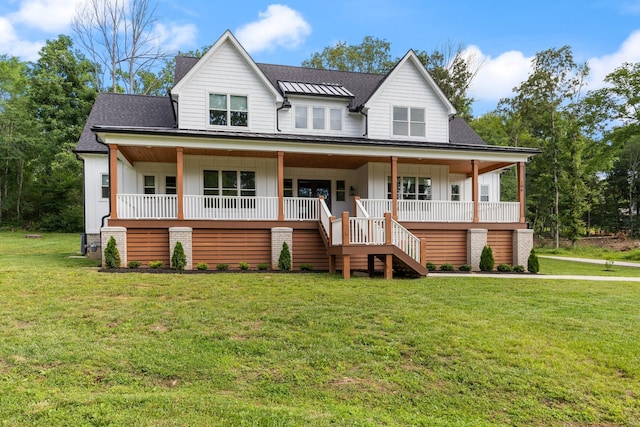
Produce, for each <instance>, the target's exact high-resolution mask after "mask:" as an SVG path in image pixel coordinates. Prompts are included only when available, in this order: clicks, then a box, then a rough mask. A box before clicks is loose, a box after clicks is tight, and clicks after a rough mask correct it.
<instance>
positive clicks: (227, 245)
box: [193, 228, 279, 270]
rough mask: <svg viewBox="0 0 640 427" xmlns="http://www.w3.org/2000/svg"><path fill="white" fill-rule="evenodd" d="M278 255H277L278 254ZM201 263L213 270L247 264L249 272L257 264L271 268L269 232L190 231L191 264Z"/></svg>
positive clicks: (234, 230)
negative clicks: (226, 265) (191, 234)
mask: <svg viewBox="0 0 640 427" xmlns="http://www.w3.org/2000/svg"><path fill="white" fill-rule="evenodd" d="M278 255H279V253H278ZM200 262H205V263H207V264H209V268H210V269H215V268H216V265H218V264H221V263H222V264H229V268H230V269H234V270H235V269H238V264H239V263H241V262H247V263H249V264H250V266H251V268H252V269H255V268H256V266H257V265H258V264H269V265H271V229H269V228H265V229H257V230H256V229H252V230H242V229H208V228H207V229H203V228H200V229H198V228H195V229H194V230H193V265H196V264H198V263H200Z"/></svg>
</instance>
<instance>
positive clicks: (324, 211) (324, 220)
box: [319, 199, 331, 238]
mask: <svg viewBox="0 0 640 427" xmlns="http://www.w3.org/2000/svg"><path fill="white" fill-rule="evenodd" d="M319 204H320V209H319V210H320V224H322V228H323V229H324V233H325V234H326V235H327V237H329V238H331V236H330V230H331V211H330V210H329V207H328V206H327V204H326V203H325V201H324V199H320V202H319Z"/></svg>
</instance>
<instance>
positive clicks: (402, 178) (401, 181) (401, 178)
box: [387, 174, 433, 200]
mask: <svg viewBox="0 0 640 427" xmlns="http://www.w3.org/2000/svg"><path fill="white" fill-rule="evenodd" d="M407 179H412V180H413V186H414V188H413V191H411V192H407V193H405V192H404V191H403V190H404V188H405V182H407V181H406V180H407ZM421 180H429V192H428V193H427V195H428V197H425V198H420V192H419V191H418V190H419V188H420V181H421ZM390 182H391V176H390V175H387V198H388V199H391V193H390V192H389V183H390ZM397 185H398V200H433V179H432V178H431V177H430V176H426V175H410V174H406V175H398V183H397ZM405 195H413V197H405Z"/></svg>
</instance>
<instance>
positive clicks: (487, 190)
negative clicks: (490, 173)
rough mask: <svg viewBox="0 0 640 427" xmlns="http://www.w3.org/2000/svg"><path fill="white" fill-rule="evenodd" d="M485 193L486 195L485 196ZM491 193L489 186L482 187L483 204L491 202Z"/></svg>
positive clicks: (481, 199) (481, 198) (481, 197)
mask: <svg viewBox="0 0 640 427" xmlns="http://www.w3.org/2000/svg"><path fill="white" fill-rule="evenodd" d="M483 193H484V194H483ZM490 198H491V196H490V192H489V186H488V185H486V184H485V185H481V186H480V201H481V202H488V201H490Z"/></svg>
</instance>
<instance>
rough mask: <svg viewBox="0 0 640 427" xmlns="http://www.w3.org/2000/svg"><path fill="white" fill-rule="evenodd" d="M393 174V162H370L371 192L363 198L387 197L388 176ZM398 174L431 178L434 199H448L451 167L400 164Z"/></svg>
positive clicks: (369, 180)
mask: <svg viewBox="0 0 640 427" xmlns="http://www.w3.org/2000/svg"><path fill="white" fill-rule="evenodd" d="M388 176H391V163H390V162H389V163H369V179H368V187H369V193H368V195H366V196H362V197H363V198H368V199H386V198H387V177H388ZM398 176H422V177H429V178H431V197H432V200H448V197H449V168H448V167H447V166H441V165H409V164H399V165H398Z"/></svg>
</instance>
